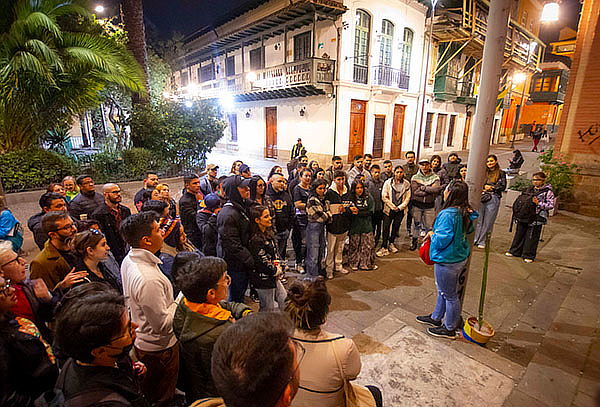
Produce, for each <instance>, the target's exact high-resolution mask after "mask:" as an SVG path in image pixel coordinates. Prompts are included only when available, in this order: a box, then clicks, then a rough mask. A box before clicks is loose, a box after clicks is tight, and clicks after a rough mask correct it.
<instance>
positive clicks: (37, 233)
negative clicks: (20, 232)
mask: <svg viewBox="0 0 600 407" xmlns="http://www.w3.org/2000/svg"><path fill="white" fill-rule="evenodd" d="M45 214H46V213H45V212H40V213H36V214H35V215H33V216H32V217H31V218H29V220H28V221H27V227H28V228H29V230H31V233H33V240H34V241H35V244H36V245H37V247H39V248H40V250H44V243H46V240H48V235H47V234H46V233H44V231H43V230H42V217H43V216H44V215H45Z"/></svg>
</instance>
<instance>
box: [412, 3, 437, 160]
mask: <svg viewBox="0 0 600 407" xmlns="http://www.w3.org/2000/svg"><path fill="white" fill-rule="evenodd" d="M437 2H438V0H432V1H431V21H430V22H429V35H428V37H429V39H428V40H429V46H428V47H427V56H426V57H425V80H424V81H423V99H421V118H420V119H419V140H418V141H419V142H418V143H417V159H419V158H421V140H422V138H423V118H424V116H425V99H427V80H428V79H429V54H430V52H431V47H432V46H433V19H434V17H435V5H436V4H437Z"/></svg>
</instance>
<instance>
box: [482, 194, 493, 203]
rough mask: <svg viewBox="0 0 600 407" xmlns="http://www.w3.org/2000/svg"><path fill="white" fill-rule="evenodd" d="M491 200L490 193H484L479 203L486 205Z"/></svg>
mask: <svg viewBox="0 0 600 407" xmlns="http://www.w3.org/2000/svg"><path fill="white" fill-rule="evenodd" d="M491 200H492V193H491V192H484V193H482V194H481V203H486V202H489V201H491Z"/></svg>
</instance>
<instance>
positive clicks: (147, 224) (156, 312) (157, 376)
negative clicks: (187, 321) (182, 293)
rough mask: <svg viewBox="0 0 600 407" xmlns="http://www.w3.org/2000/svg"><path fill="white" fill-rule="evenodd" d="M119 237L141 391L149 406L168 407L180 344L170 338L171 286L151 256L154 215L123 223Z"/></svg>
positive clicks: (158, 235) (156, 241)
mask: <svg viewBox="0 0 600 407" xmlns="http://www.w3.org/2000/svg"><path fill="white" fill-rule="evenodd" d="M121 233H122V234H123V237H124V238H125V241H126V242H127V243H129V245H130V246H131V250H130V251H129V254H127V256H126V257H125V259H124V260H123V264H122V265H121V277H122V281H123V294H124V296H125V298H126V301H127V306H128V308H129V310H130V312H131V321H132V323H135V324H136V325H137V326H138V328H137V330H136V333H137V336H136V338H135V342H134V348H135V354H136V356H137V358H138V360H139V361H140V362H142V363H144V364H145V365H146V367H147V368H148V371H147V372H146V374H145V375H144V376H142V383H141V385H142V390H143V392H144V394H145V396H146V397H147V398H148V401H149V402H150V403H152V404H155V405H157V406H168V405H169V403H171V401H172V400H173V398H174V396H175V387H176V385H177V375H178V372H179V344H178V342H177V338H176V337H175V334H174V333H173V316H174V314H175V310H176V308H177V304H176V303H175V301H174V297H173V286H172V285H171V282H170V281H169V279H168V278H167V276H165V275H164V274H163V273H162V271H161V270H160V268H159V267H158V265H159V264H160V263H161V261H160V259H159V258H158V257H156V256H155V253H157V252H158V251H159V250H160V248H161V247H162V244H163V235H162V232H161V230H160V227H159V224H158V222H157V216H156V213H154V212H153V211H149V212H141V213H137V214H135V215H131V216H130V217H128V218H127V219H125V220H124V221H123V223H122V224H121Z"/></svg>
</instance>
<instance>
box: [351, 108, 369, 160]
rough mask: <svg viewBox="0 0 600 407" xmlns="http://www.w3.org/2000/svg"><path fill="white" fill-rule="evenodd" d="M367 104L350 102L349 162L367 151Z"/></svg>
mask: <svg viewBox="0 0 600 407" xmlns="http://www.w3.org/2000/svg"><path fill="white" fill-rule="evenodd" d="M366 109H367V102H365V101H363V100H354V99H353V100H352V101H351V102H350V140H349V142H348V162H352V160H353V159H354V156H356V155H359V154H363V153H364V149H365V112H366Z"/></svg>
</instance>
